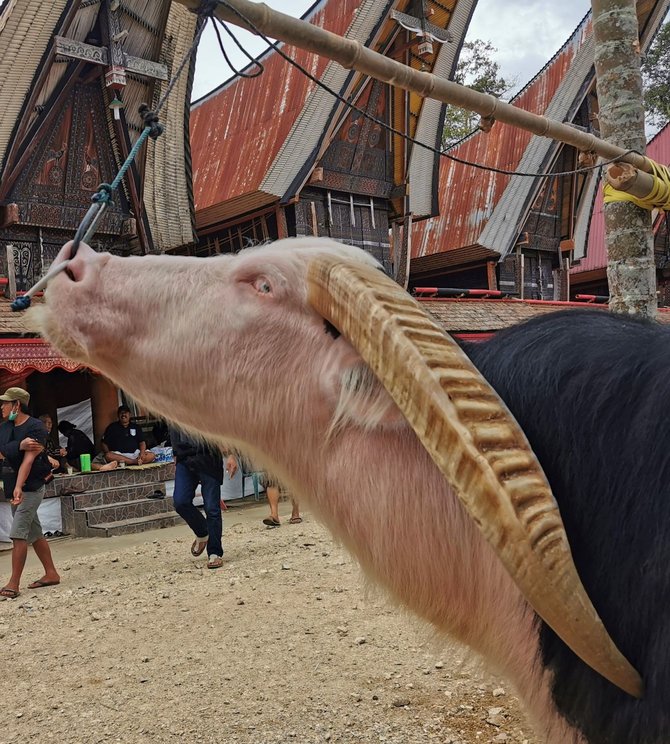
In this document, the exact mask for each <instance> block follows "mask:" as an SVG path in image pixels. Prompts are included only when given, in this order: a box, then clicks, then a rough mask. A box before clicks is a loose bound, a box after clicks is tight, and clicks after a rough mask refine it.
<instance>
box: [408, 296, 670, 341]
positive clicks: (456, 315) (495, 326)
mask: <svg viewBox="0 0 670 744" xmlns="http://www.w3.org/2000/svg"><path fill="white" fill-rule="evenodd" d="M416 299H417V300H418V302H419V304H420V305H421V307H422V308H423V309H424V310H426V311H427V312H428V313H429V314H430V315H432V317H433V319H434V320H435V321H437V323H439V324H440V325H441V326H442V328H444V330H445V331H447V333H453V334H455V335H457V336H459V337H462V338H467V337H469V336H470V335H471V334H481V333H488V334H490V333H495V332H496V331H500V330H502V329H503V328H509V327H510V326H513V325H516V324H517V323H523V322H524V321H526V320H530V319H531V318H535V317H537V316H539V315H547V314H548V313H555V312H556V311H557V310H575V309H579V310H592V311H593V312H608V309H609V308H608V306H607V305H595V304H588V303H585V302H547V301H544V300H518V299H502V300H489V299H478V300H474V299H467V298H466V299H453V298H448V299H447V298H442V299H437V298H430V299H421V298H419V297H417V298H416ZM657 320H658V321H659V323H663V324H670V309H662V310H659V312H658V315H657ZM465 334H467V335H465Z"/></svg>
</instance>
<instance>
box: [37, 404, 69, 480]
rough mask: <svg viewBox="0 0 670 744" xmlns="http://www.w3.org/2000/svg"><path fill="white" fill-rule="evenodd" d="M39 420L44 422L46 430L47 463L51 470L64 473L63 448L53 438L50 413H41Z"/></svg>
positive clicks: (52, 423) (52, 424)
mask: <svg viewBox="0 0 670 744" xmlns="http://www.w3.org/2000/svg"><path fill="white" fill-rule="evenodd" d="M38 418H39V420H40V421H41V422H42V423H43V424H44V426H45V428H46V430H47V434H48V437H47V441H46V453H47V457H48V458H49V464H50V465H51V468H52V472H54V473H64V472H65V454H66V452H65V448H63V447H61V446H60V444H59V443H58V441H57V440H56V439H55V438H54V435H53V428H54V422H53V419H52V418H51V415H50V414H48V413H43V414H42V415H41V416H38Z"/></svg>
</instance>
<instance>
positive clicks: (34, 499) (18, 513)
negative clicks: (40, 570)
mask: <svg viewBox="0 0 670 744" xmlns="http://www.w3.org/2000/svg"><path fill="white" fill-rule="evenodd" d="M43 498H44V486H42V487H41V488H38V489H37V491H24V492H23V501H22V502H21V503H20V504H18V505H17V506H14V505H12V514H13V515H14V519H13V520H12V528H11V530H10V531H9V537H10V538H11V539H12V540H26V541H27V542H28V544H30V545H32V544H33V543H34V542H35V540H39V539H40V538H41V537H44V535H43V534H42V525H41V524H40V520H39V517H38V516H37V510H38V509H39V506H40V504H41V503H42V499H43Z"/></svg>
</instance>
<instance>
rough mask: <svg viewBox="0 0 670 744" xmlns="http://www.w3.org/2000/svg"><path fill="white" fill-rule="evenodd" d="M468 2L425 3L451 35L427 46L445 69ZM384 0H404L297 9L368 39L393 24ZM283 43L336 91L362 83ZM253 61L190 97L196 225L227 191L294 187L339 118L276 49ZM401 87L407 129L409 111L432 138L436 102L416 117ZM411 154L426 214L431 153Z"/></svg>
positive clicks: (227, 201)
mask: <svg viewBox="0 0 670 744" xmlns="http://www.w3.org/2000/svg"><path fill="white" fill-rule="evenodd" d="M429 5H430V4H429ZM474 5H475V0H444V1H443V2H439V3H438V2H435V3H433V5H432V6H430V7H431V10H432V11H433V14H432V15H431V16H430V22H431V23H433V24H435V25H437V26H438V27H440V28H442V27H443V26H447V27H448V28H449V30H450V32H451V33H452V36H453V39H454V40H453V42H451V43H447V44H444V45H442V46H441V47H440V49H439V51H438V52H437V53H436V60H439V61H440V67H439V73H440V74H443V75H446V76H449V75H450V74H451V71H452V67H453V64H454V56H455V54H456V52H457V50H458V49H459V48H460V44H461V42H462V39H463V35H464V33H465V30H466V28H467V24H468V22H469V18H470V16H471V14H472V10H473V8H474ZM392 6H396V9H398V8H400V7H402V8H405V6H409V3H408V0H401V2H399V3H398V2H394V1H393V0H387V1H386V2H380V0H353V1H352V0H341V1H340V2H335V0H326V1H325V2H322V3H319V4H318V5H317V6H314V7H313V8H312V9H311V10H310V11H309V13H308V14H307V15H306V16H305V18H306V19H307V20H310V22H312V23H314V24H317V25H319V26H321V27H323V28H327V29H328V30H331V31H334V32H336V33H340V34H344V35H345V36H347V37H348V38H354V39H357V40H359V41H360V42H362V43H365V44H368V45H370V46H372V47H374V46H375V45H376V44H378V43H382V42H383V41H384V40H386V41H388V39H389V38H390V36H391V35H392V34H393V33H395V32H396V31H397V28H398V27H397V24H396V22H395V21H394V20H389V11H390V9H391V8H392ZM461 6H462V7H461ZM283 50H284V51H285V52H286V53H287V54H288V55H289V56H290V57H292V58H293V59H295V60H296V61H297V62H298V63H299V64H301V65H302V66H303V67H306V68H307V69H308V70H309V71H310V72H311V73H312V74H314V75H315V76H317V77H318V78H319V79H320V80H321V81H322V82H323V83H324V84H326V85H327V86H328V87H329V88H331V89H333V90H335V91H338V92H339V93H340V95H343V96H345V97H347V96H349V95H350V94H351V93H353V92H355V91H359V90H362V87H361V86H360V85H359V81H360V77H361V76H360V75H359V74H356V73H352V72H351V71H348V70H345V69H343V68H342V67H341V66H340V65H339V64H337V63H331V62H328V61H327V60H325V59H322V58H318V57H315V56H314V55H312V54H309V53H307V52H304V51H302V50H297V49H295V48H294V47H291V46H287V45H283ZM261 61H262V62H263V65H264V67H265V72H264V74H263V75H262V76H260V77H259V78H256V79H254V80H244V79H233V80H231V81H229V82H228V83H225V84H224V85H223V86H222V87H221V88H219V89H218V90H217V91H214V92H213V93H212V94H209V95H208V96H206V97H205V98H203V99H202V100H201V101H197V102H196V103H195V104H194V105H193V109H192V119H191V142H192V150H193V163H194V193H195V203H196V212H197V217H196V220H197V224H198V226H205V225H207V224H211V222H210V218H211V219H213V218H214V217H215V216H216V217H217V218H219V219H221V218H223V219H225V218H226V217H230V216H233V214H239V212H233V210H232V208H231V206H232V201H233V200H234V199H240V198H242V197H244V202H245V203H247V204H248V203H254V202H258V203H262V202H264V201H265V200H264V199H263V198H262V197H258V198H255V197H254V194H256V195H259V194H263V195H271V196H273V197H274V198H275V200H277V199H287V198H289V197H291V196H293V195H294V194H295V193H297V192H298V191H299V190H300V188H302V185H303V182H304V180H306V179H307V177H308V175H309V166H310V165H311V164H312V162H316V161H317V160H318V158H319V157H320V156H321V155H323V153H324V151H325V149H326V148H327V146H328V144H329V141H330V140H329V135H330V134H331V133H332V131H333V130H335V129H336V128H337V127H338V126H340V125H341V123H342V121H344V118H343V117H341V116H339V113H338V112H339V111H340V110H342V108H343V104H342V103H341V102H338V101H336V100H335V99H334V98H333V96H332V95H331V94H330V93H328V92H326V91H325V90H323V89H322V88H320V87H318V88H315V86H314V85H313V84H312V83H311V82H310V81H308V80H306V79H305V78H304V76H303V75H302V74H301V73H300V72H299V71H297V70H296V69H295V68H293V67H291V66H289V65H288V63H286V62H284V61H283V60H282V59H280V58H279V57H278V55H277V54H276V53H274V52H268V53H267V54H266V55H264V57H262V58H261ZM411 63H412V65H413V66H415V68H417V69H418V67H419V66H421V65H422V64H423V60H422V59H421V58H420V57H418V56H417V55H415V54H413V55H412V56H411ZM410 97H411V98H412V101H413V103H412V104H411V106H410V108H411V110H412V129H413V128H414V121H415V120H416V121H418V123H419V124H420V125H421V126H422V134H421V136H422V138H423V141H425V142H426V143H428V144H430V145H431V146H432V147H434V146H435V144H436V143H437V141H438V136H439V131H438V130H439V129H440V128H441V117H440V104H439V103H438V104H437V107H434V106H431V108H430V110H428V112H427V114H426V116H425V117H424V116H423V108H424V106H425V104H426V103H428V102H424V99H422V98H421V97H420V96H418V95H415V94H410ZM414 97H415V98H416V101H414ZM403 147H404V143H403ZM415 156H416V158H417V160H416V166H415V167H414V171H413V173H412V175H411V177H410V186H411V188H410V196H412V190H413V189H416V190H417V193H419V192H420V196H419V198H420V203H421V204H424V205H426V206H425V208H426V211H425V214H430V213H431V212H432V210H433V204H432V201H433V193H434V187H435V178H434V156H433V155H431V154H429V157H428V159H427V160H426V158H425V151H422V150H420V149H419V148H415V149H414V152H413V154H412V159H413V158H414V157H415ZM410 162H411V161H410ZM403 180H404V174H403ZM412 184H413V185H412ZM423 208H424V207H423V206H422V207H421V209H423ZM205 215H207V217H205Z"/></svg>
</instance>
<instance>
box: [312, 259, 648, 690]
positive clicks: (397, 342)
mask: <svg viewBox="0 0 670 744" xmlns="http://www.w3.org/2000/svg"><path fill="white" fill-rule="evenodd" d="M308 297H309V302H310V304H311V306H312V307H313V308H314V309H315V310H316V312H318V313H319V314H320V315H321V316H322V317H323V318H324V319H325V320H326V321H327V322H329V323H331V324H332V325H333V326H334V327H335V328H337V329H338V331H339V332H341V333H342V334H343V335H344V336H345V337H346V338H347V339H348V340H349V342H350V343H351V344H352V345H353V346H354V347H355V348H356V349H357V350H358V352H359V353H360V355H361V356H362V358H363V359H364V360H365V362H366V363H367V364H368V365H369V366H370V368H371V369H372V371H373V372H374V373H375V375H376V376H377V377H378V378H379V380H380V382H381V383H382V385H383V386H384V387H385V388H386V390H387V391H388V392H389V394H390V395H391V397H392V398H393V400H394V401H395V403H396V405H397V406H398V407H399V408H400V410H401V411H402V413H403V415H404V416H405V418H406V419H407V421H408V423H409V424H410V425H411V427H412V428H413V429H414V431H415V433H416V435H417V436H418V438H419V440H420V441H421V443H422V444H423V446H424V447H425V448H426V450H427V451H428V452H429V454H430V455H431V457H432V458H433V461H434V462H435V464H436V465H437V467H438V468H439V469H440V471H441V472H442V474H443V475H444V476H445V478H446V479H447V481H448V483H449V484H450V486H451V488H452V489H453V490H454V492H455V493H456V494H457V496H458V498H459V499H460V500H461V502H462V503H463V505H464V506H465V508H466V510H467V512H468V513H469V514H470V516H471V517H472V519H473V520H474V521H475V523H476V524H477V526H478V527H479V529H480V530H481V532H482V534H483V535H484V537H485V538H486V540H487V541H488V542H489V543H490V544H491V546H492V547H493V549H494V550H495V552H496V554H497V555H498V557H499V559H500V560H501V561H502V563H503V565H504V566H505V568H506V570H507V571H508V572H509V574H510V576H511V577H512V579H513V580H514V581H515V583H516V584H517V586H518V587H519V589H520V591H521V592H522V594H523V595H524V597H525V598H526V600H527V601H528V603H529V604H530V605H531V607H533V609H534V610H535V612H537V614H538V615H539V616H540V617H541V618H542V619H543V620H544V621H545V622H546V623H547V625H549V626H550V627H551V628H552V629H553V630H554V632H555V633H556V634H557V635H558V636H559V637H560V638H561V639H562V640H563V641H564V643H565V644H566V645H567V646H569V647H570V648H571V649H572V651H574V653H575V654H576V655H577V656H579V657H580V658H581V659H582V660H583V661H584V662H585V663H586V664H588V665H589V666H590V667H592V668H593V669H594V670H595V671H597V672H598V673H599V674H601V675H602V676H603V677H605V678H606V679H608V680H609V681H610V682H612V683H613V684H614V685H616V686H617V687H620V688H621V689H622V690H624V691H625V692H627V693H628V694H630V695H632V696H634V697H641V696H642V693H643V683H642V680H641V678H640V675H639V674H638V672H637V671H636V670H635V669H634V668H633V667H632V666H631V664H630V663H629V662H628V661H627V659H626V658H625V657H624V656H623V655H622V654H621V652H620V651H619V650H618V649H617V647H616V646H615V644H614V642H613V641H612V639H611V638H610V636H609V634H608V632H607V630H606V629H605V627H604V625H603V623H602V621H601V619H600V618H599V617H598V613H597V612H596V610H595V608H594V607H593V605H592V603H591V600H590V599H589V597H588V595H587V593H586V590H585V589H584V586H583V585H582V582H581V580H580V578H579V575H578V573H577V569H576V567H575V565H574V562H573V559H572V554H571V551H570V545H569V543H568V539H567V535H566V533H565V527H564V525H563V520H562V519H561V515H560V513H559V510H558V506H557V503H556V500H555V499H554V497H553V494H552V492H551V488H550V486H549V483H548V481H547V478H546V476H545V474H544V472H543V470H542V467H541V465H540V463H539V462H538V460H537V458H536V456H535V454H534V453H533V451H532V449H531V447H530V444H529V443H528V440H527V439H526V436H525V434H524V433H523V431H522V430H521V427H520V426H519V424H518V423H517V422H516V420H515V419H514V417H513V416H512V414H511V413H510V411H509V410H508V409H507V407H506V405H505V404H504V403H503V401H502V400H501V399H500V398H499V396H498V394H497V393H496V392H495V391H494V390H493V388H492V387H491V386H490V385H489V384H488V382H487V381H486V380H485V379H484V378H483V377H482V375H481V374H480V373H479V371H478V370H477V369H476V367H475V366H474V365H473V364H472V362H471V361H470V360H469V359H468V357H467V356H466V355H465V354H464V352H463V351H462V350H461V349H460V347H459V346H458V345H457V344H456V343H455V342H454V341H453V339H451V338H450V337H449V336H448V335H446V334H445V333H444V331H443V330H442V329H441V328H440V327H439V326H438V325H437V324H436V323H435V321H433V320H432V319H431V318H430V317H428V316H427V315H426V314H425V312H424V311H423V310H422V309H421V307H420V306H419V304H418V303H417V302H415V301H414V300H413V299H412V298H411V297H410V296H409V295H408V294H407V293H406V292H405V291H404V290H402V289H401V288H400V287H399V286H398V285H397V284H395V283H394V282H393V281H392V280H391V279H389V278H388V277H386V276H384V275H383V274H382V273H381V272H380V271H377V270H375V269H373V268H371V267H368V266H365V265H363V264H357V263H353V262H352V263H345V262H343V261H342V260H341V259H337V258H330V257H323V256H320V257H318V258H315V259H313V260H312V261H311V262H310V265H309V268H308Z"/></svg>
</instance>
